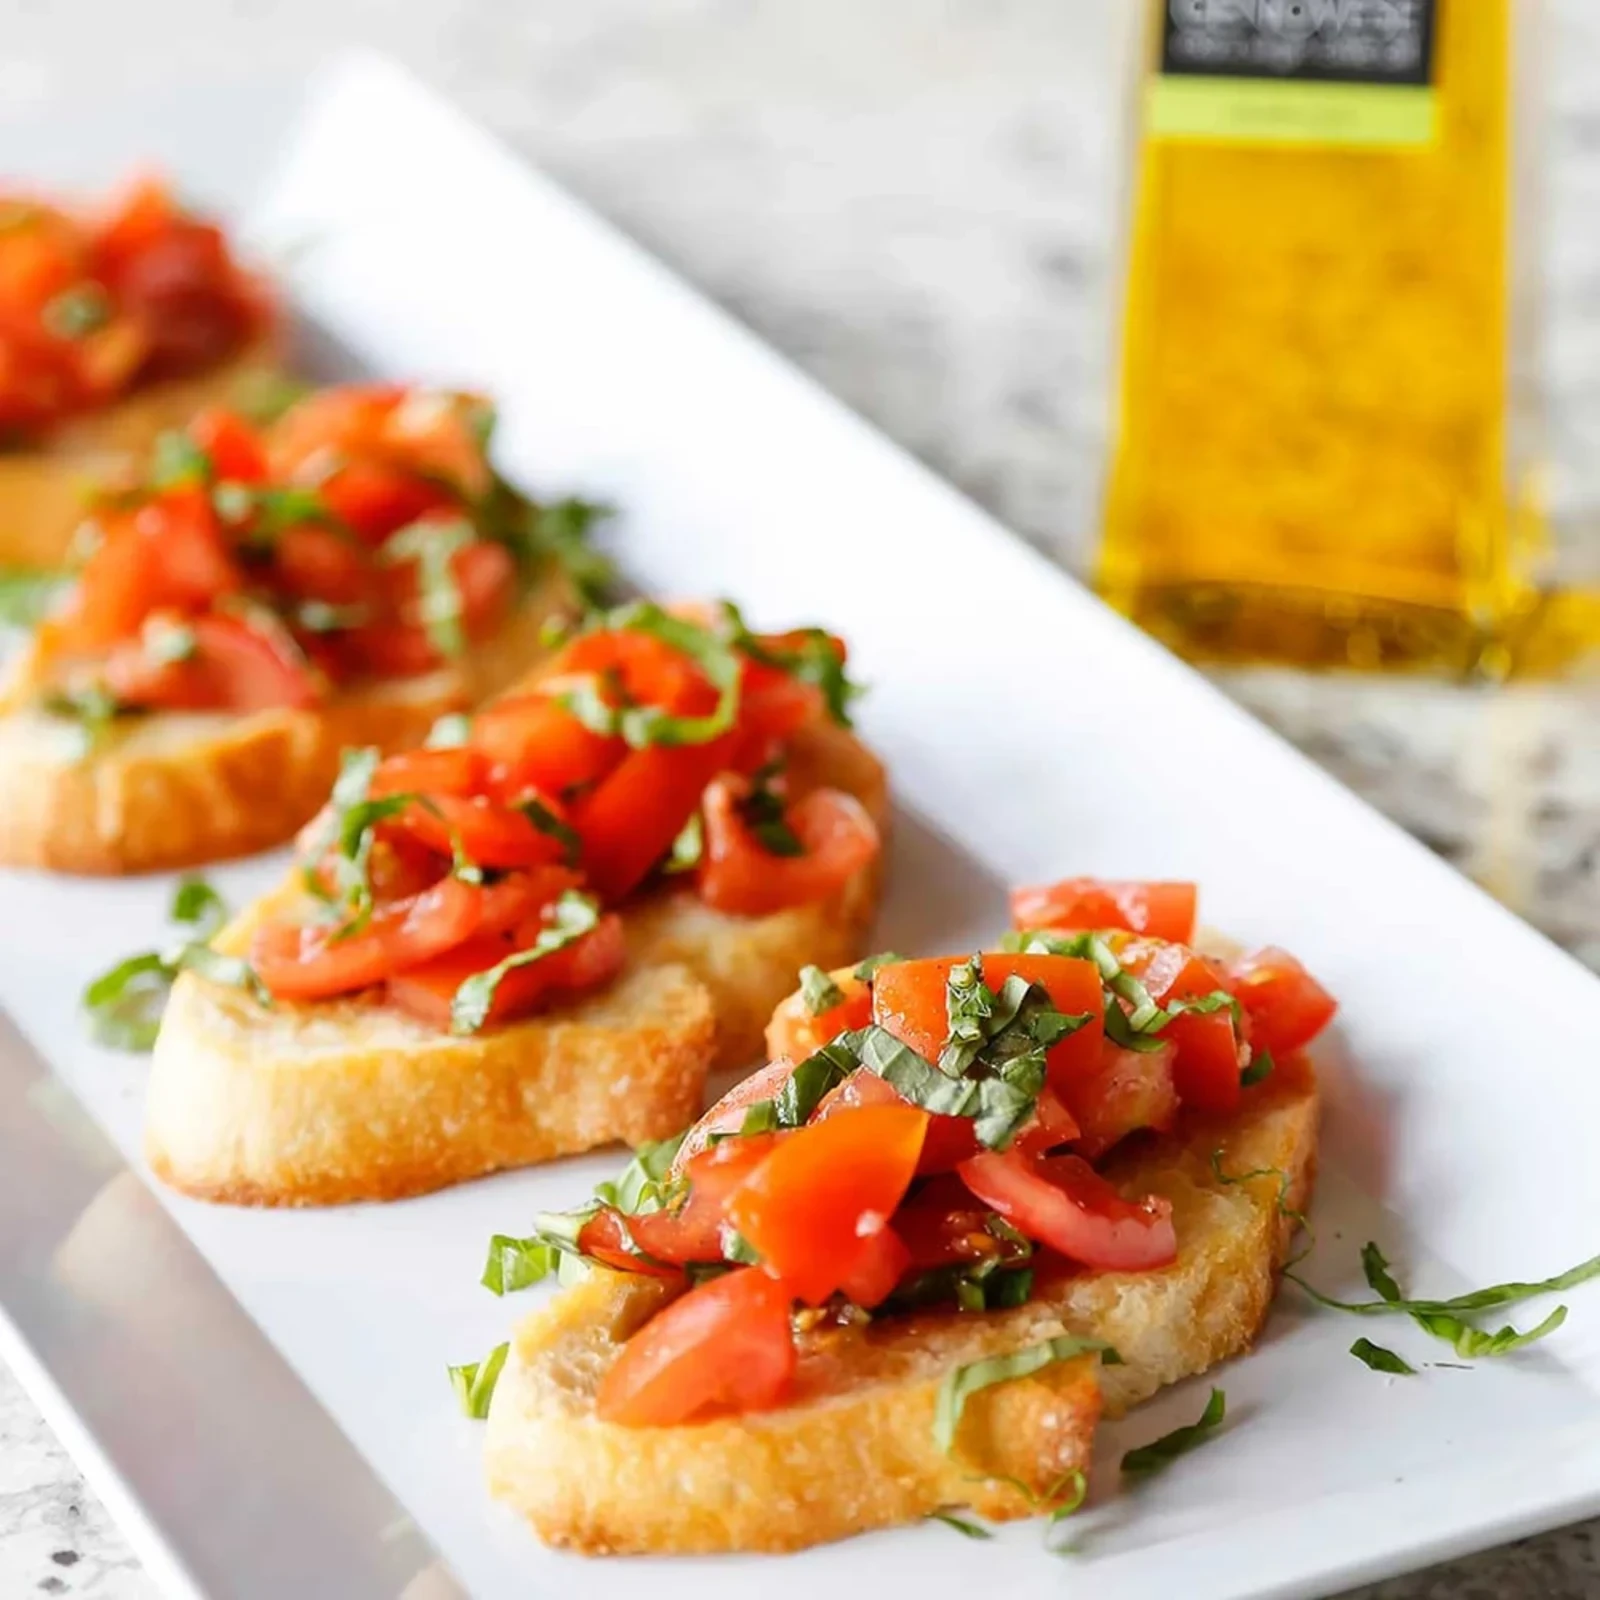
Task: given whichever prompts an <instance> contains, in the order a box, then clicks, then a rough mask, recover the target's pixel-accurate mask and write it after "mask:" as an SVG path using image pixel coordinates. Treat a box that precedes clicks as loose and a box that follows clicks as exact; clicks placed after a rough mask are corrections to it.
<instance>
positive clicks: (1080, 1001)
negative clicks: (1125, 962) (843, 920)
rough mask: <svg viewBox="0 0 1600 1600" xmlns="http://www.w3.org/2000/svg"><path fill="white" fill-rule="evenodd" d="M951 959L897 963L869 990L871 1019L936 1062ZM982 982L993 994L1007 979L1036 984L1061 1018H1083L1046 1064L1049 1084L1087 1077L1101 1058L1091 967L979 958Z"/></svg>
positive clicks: (944, 1030)
mask: <svg viewBox="0 0 1600 1600" xmlns="http://www.w3.org/2000/svg"><path fill="white" fill-rule="evenodd" d="M959 959H961V958H957V957H955V956H943V957H937V958H934V959H930V960H921V961H897V962H894V963H892V964H891V965H889V966H886V967H881V968H880V969H879V970H878V972H877V973H876V974H875V975H874V978H873V984H872V997H873V998H872V1013H873V1019H874V1021H876V1022H877V1023H878V1024H879V1026H880V1027H883V1028H885V1029H887V1030H888V1031H889V1032H890V1033H892V1034H893V1035H894V1036H895V1038H897V1039H899V1040H901V1041H902V1042H903V1043H905V1044H908V1045H910V1046H911V1048H912V1049H913V1050H915V1051H916V1052H917V1053H918V1054H919V1055H921V1056H925V1057H926V1058H927V1059H928V1060H930V1061H937V1060H938V1058H939V1054H940V1052H941V1051H942V1050H943V1048H944V1045H945V1041H946V1039H947V1038H948V1037H949V1032H950V1026H949V1011H948V1006H947V1004H946V985H947V984H948V982H949V979H950V969H951V968H952V967H954V966H956V965H958V963H959ZM982 965H983V981H984V982H985V983H986V984H988V986H989V987H990V988H991V989H994V990H996V991H998V990H999V989H1000V987H1001V986H1002V985H1003V984H1004V983H1005V981H1006V979H1007V978H1009V977H1012V976H1016V977H1019V978H1023V979H1025V980H1026V981H1027V982H1029V983H1036V984H1038V985H1039V986H1040V987H1041V988H1042V989H1043V990H1044V991H1045V993H1046V994H1048V995H1049V996H1050V1001H1051V1004H1052V1005H1054V1007H1055V1008H1056V1010H1058V1011H1060V1012H1061V1013H1062V1014H1063V1015H1064V1016H1072V1017H1076V1016H1085V1015H1087V1016H1088V1018H1089V1021H1088V1022H1086V1023H1085V1024H1084V1025H1083V1026H1082V1027H1081V1028H1079V1029H1078V1030H1077V1031H1076V1032H1075V1033H1071V1034H1069V1035H1068V1036H1067V1037H1066V1038H1065V1039H1063V1040H1061V1042H1060V1043H1059V1044H1056V1045H1053V1046H1052V1047H1051V1049H1050V1053H1049V1055H1048V1056H1047V1057H1046V1062H1047V1065H1048V1068H1049V1072H1050V1079H1051V1082H1052V1083H1067V1082H1070V1081H1072V1080H1073V1079H1074V1078H1076V1077H1078V1076H1080V1075H1082V1074H1084V1073H1086V1072H1089V1071H1092V1070H1093V1068H1094V1066H1095V1064H1096V1063H1098V1061H1099V1058H1100V1040H1101V1036H1102V1032H1103V1022H1102V1016H1103V1005H1104V1000H1103V992H1102V989H1101V986H1100V972H1099V969H1098V968H1097V967H1096V966H1095V964H1094V963H1093V962H1092V961H1079V960H1077V959H1076V958H1074V957H1071V956H1049V955H1006V954H998V953H991V954H986V955H985V956H984V957H983V963H982Z"/></svg>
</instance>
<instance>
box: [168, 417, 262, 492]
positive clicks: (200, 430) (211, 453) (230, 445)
mask: <svg viewBox="0 0 1600 1600" xmlns="http://www.w3.org/2000/svg"><path fill="white" fill-rule="evenodd" d="M184 431H185V432H186V433H187V434H188V435H189V437H190V438H191V439H193V440H194V442H195V443H196V444H197V445H199V447H200V448H201V449H202V450H203V451H205V453H206V455H207V457H209V459H210V461H211V470H212V473H213V475H214V476H215V477H216V478H217V479H219V480H220V481H222V482H225V483H260V482H262V481H263V480H264V479H265V477H266V475H267V453H266V450H265V448H264V447H263V445H262V443H261V437H260V435H259V434H257V432H256V431H255V429H254V428H252V427H251V426H250V424H249V423H248V422H246V421H245V420H244V418H243V417H241V416H240V415H239V414H238V413H237V412H235V411H228V410H225V409H224V408H223V407H221V406H213V407H212V408H211V409H210V410H207V411H202V412H201V413H200V414H199V416H197V417H195V418H194V419H193V420H192V421H191V422H190V423H189V424H188V426H187V428H186V429H185V430H184Z"/></svg>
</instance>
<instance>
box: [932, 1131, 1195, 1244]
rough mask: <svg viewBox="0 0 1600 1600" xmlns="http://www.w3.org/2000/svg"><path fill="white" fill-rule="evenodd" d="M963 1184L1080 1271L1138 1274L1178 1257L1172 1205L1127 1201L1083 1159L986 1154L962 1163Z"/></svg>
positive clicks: (1157, 1200) (1158, 1201)
mask: <svg viewBox="0 0 1600 1600" xmlns="http://www.w3.org/2000/svg"><path fill="white" fill-rule="evenodd" d="M961 1180H962V1182H963V1183H965V1184H966V1186H967V1187H968V1188H969V1189H970V1190H971V1191H972V1192H973V1194H975V1195H976V1196H977V1197H978V1198H979V1199H980V1200H981V1201H983V1203H984V1204H985V1205H987V1206H991V1207H993V1209H994V1210H996V1211H998V1212H999V1213H1000V1215H1001V1216H1002V1217H1004V1218H1005V1219H1006V1221H1008V1222H1009V1223H1010V1224H1011V1225H1012V1226H1013V1227H1014V1228H1017V1229H1018V1230H1019V1231H1021V1232H1022V1233H1025V1234H1026V1235H1027V1236H1028V1237H1029V1238H1030V1239H1036V1240H1038V1241H1039V1242H1040V1243H1041V1244H1047V1245H1049V1246H1050V1247H1051V1248H1052V1249H1055V1250H1059V1251H1060V1252H1061V1254H1062V1255H1064V1256H1066V1257H1068V1258H1069V1259H1070V1260H1073V1261H1077V1262H1080V1263H1081V1264H1082V1265H1083V1266H1086V1267H1094V1268H1096V1269H1098V1270H1101V1271H1108V1272H1141V1271H1148V1270H1149V1269H1151V1268H1154V1267H1164V1266H1168V1265H1170V1264H1171V1263H1172V1262H1173V1261H1175V1260H1176V1259H1177V1255H1178V1238H1177V1233H1176V1231H1175V1230H1174V1228H1173V1225H1172V1205H1171V1203H1170V1202H1169V1201H1167V1200H1163V1199H1160V1198H1158V1197H1156V1196H1149V1197H1147V1198H1146V1199H1144V1200H1141V1201H1138V1202H1133V1201H1128V1200H1124V1199H1123V1198H1122V1196H1121V1195H1119V1194H1118V1193H1117V1191H1116V1190H1115V1189H1113V1188H1112V1187H1111V1185H1110V1184H1109V1183H1107V1182H1106V1180H1105V1179H1104V1178H1102V1177H1101V1176H1100V1175H1099V1174H1098V1173H1097V1172H1096V1171H1095V1170H1094V1168H1093V1167H1091V1166H1090V1165H1089V1163H1088V1162H1087V1161H1084V1160H1082V1159H1081V1158H1080V1157H1078V1156H1046V1157H1045V1158H1044V1159H1042V1160H1037V1159H1032V1158H1030V1157H1028V1156H1026V1155H1024V1154H1023V1153H1022V1152H1021V1151H1019V1150H1007V1151H1005V1152H1003V1153H996V1152H993V1151H986V1152H985V1153H984V1154H983V1155H980V1156H974V1157H973V1158H972V1160H970V1161H967V1162H964V1163H963V1164H962V1167H961Z"/></svg>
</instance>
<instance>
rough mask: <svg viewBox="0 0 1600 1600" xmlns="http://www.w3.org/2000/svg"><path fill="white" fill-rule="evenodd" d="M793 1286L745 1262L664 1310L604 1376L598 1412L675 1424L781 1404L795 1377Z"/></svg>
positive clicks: (608, 1417)
mask: <svg viewBox="0 0 1600 1600" xmlns="http://www.w3.org/2000/svg"><path fill="white" fill-rule="evenodd" d="M791 1300H792V1295H791V1293H790V1291H789V1289H788V1288H787V1287H786V1286H785V1285H783V1284H782V1283H779V1282H778V1281H776V1280H775V1279H773V1278H771V1277H769V1276H768V1275H767V1274H766V1273H765V1272H759V1271H757V1270H755V1269H753V1268H749V1267H746V1268H742V1269H740V1270H738V1271H734V1272H729V1273H726V1274H725V1275H723V1276H722V1277H720V1278H712V1279H711V1280H710V1281H709V1282H707V1283H702V1284H701V1285H700V1286H699V1287H698V1288H695V1289H691V1290H690V1291H689V1292H688V1294H686V1295H684V1296H683V1297H682V1298H681V1299H679V1300H675V1301H673V1302H672V1304H671V1305H669V1306H667V1307H666V1308H665V1309H664V1310H662V1311H659V1312H657V1314H656V1315H655V1316H653V1317H652V1318H651V1319H650V1320H649V1321H648V1322H647V1323H645V1325H644V1326H643V1327H642V1328H640V1329H639V1331H638V1332H637V1333H635V1334H634V1335H633V1337H632V1338H631V1339H629V1340H628V1342H627V1344H626V1345H625V1346H624V1347H623V1350H622V1353H621V1355H620V1356H618V1358H617V1360H616V1362H615V1363H614V1364H613V1365H612V1367H611V1369H610V1371H608V1372H607V1373H606V1375H605V1377H604V1378H603V1379H601V1382H600V1389H599V1393H598V1394H597V1395H596V1397H595V1410H596V1412H597V1414H598V1415H599V1417H600V1419H601V1421H603V1422H614V1423H620V1424H621V1425H622V1426H624V1427H633V1428H648V1427H663V1428H664V1427H671V1426H674V1425H675V1424H678V1423H682V1422H693V1421H696V1420H698V1419H700V1418H703V1417H707V1416H711V1415H715V1414H717V1413H719V1412H728V1411H733V1412H748V1411H765V1410H770V1409H771V1408H772V1407H774V1406H778V1405H781V1404H782V1403H783V1402H784V1400H785V1399H786V1398H787V1397H788V1394H789V1390H790V1386H791V1384H792V1383H793V1381H794V1372H795V1362H796V1355H795V1347H794V1336H793V1334H792V1332H791V1331H790V1322H789V1307H790V1303H791Z"/></svg>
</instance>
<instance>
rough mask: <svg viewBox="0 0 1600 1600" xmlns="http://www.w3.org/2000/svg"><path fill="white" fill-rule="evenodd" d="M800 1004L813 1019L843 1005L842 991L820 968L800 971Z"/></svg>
mask: <svg viewBox="0 0 1600 1600" xmlns="http://www.w3.org/2000/svg"><path fill="white" fill-rule="evenodd" d="M800 1003H801V1004H802V1005H803V1006H804V1007H805V1008H806V1010H807V1012H808V1013H810V1015H811V1016H813V1017H820V1016H822V1015H823V1013H824V1012H828V1011H832V1010H833V1009H834V1007H835V1006H842V1005H843V1004H844V990H843V989H841V988H840V987H839V985H838V984H836V983H835V982H834V981H833V979H832V978H830V977H829V976H828V974H827V973H826V972H824V971H823V970H822V968H821V967H811V966H807V967H802V968H801V969H800Z"/></svg>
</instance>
